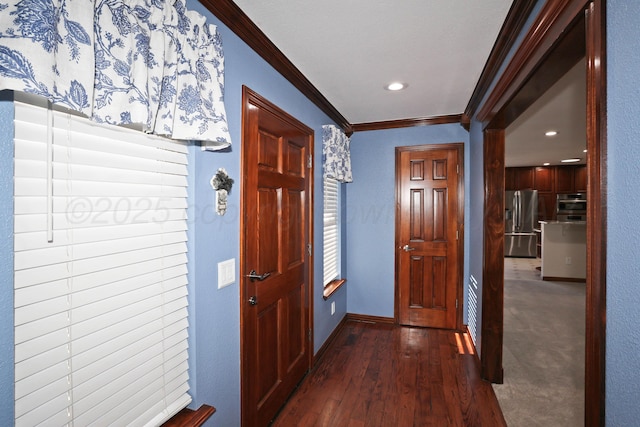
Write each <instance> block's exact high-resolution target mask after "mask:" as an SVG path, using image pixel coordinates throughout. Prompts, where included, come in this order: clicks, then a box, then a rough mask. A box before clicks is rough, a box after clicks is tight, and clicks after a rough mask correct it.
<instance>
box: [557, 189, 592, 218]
mask: <svg viewBox="0 0 640 427" xmlns="http://www.w3.org/2000/svg"><path fill="white" fill-rule="evenodd" d="M556 218H557V219H558V221H586V219H587V195H586V194H584V193H568V194H558V195H557V199H556Z"/></svg>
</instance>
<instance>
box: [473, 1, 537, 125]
mask: <svg viewBox="0 0 640 427" xmlns="http://www.w3.org/2000/svg"><path fill="white" fill-rule="evenodd" d="M536 3H537V1H536V0H522V1H514V2H513V4H512V5H511V9H509V13H508V14H507V17H506V19H505V21H504V23H503V24H502V28H500V32H499V33H498V38H497V39H496V42H495V44H494V45H493V48H492V49H491V53H490V54H489V58H488V59H487V62H486V64H485V66H484V68H483V69H482V73H481V74H480V79H479V80H478V84H477V85H476V87H475V89H474V91H473V94H472V95H471V98H470V99H469V103H468V104H467V108H466V109H465V110H464V113H465V115H466V116H467V117H473V115H474V114H475V112H476V111H477V109H478V107H479V106H480V102H482V99H483V98H484V97H485V95H486V94H487V92H488V90H489V88H490V87H491V83H492V82H493V80H494V78H495V77H496V76H497V74H498V71H499V70H500V66H501V65H502V63H503V62H504V60H505V58H506V57H507V55H508V54H509V51H510V50H511V49H512V48H513V45H514V44H515V41H516V39H517V37H518V35H519V34H520V32H521V31H522V29H523V28H524V25H525V24H526V22H527V19H528V18H529V15H530V14H531V11H532V10H533V8H534V6H535V5H536Z"/></svg>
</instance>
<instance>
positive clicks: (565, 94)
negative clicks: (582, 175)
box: [505, 61, 587, 166]
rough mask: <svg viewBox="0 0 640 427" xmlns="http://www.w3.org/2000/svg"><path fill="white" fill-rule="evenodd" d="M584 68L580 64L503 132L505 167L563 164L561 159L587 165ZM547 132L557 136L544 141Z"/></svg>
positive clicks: (582, 63)
mask: <svg viewBox="0 0 640 427" xmlns="http://www.w3.org/2000/svg"><path fill="white" fill-rule="evenodd" d="M586 87H587V83H586V65H585V62H584V61H579V62H578V63H577V64H576V65H574V67H573V68H572V69H571V70H569V71H568V72H567V73H566V74H565V75H564V76H563V77H562V78H561V79H560V80H558V81H557V82H556V83H555V84H554V85H553V86H552V87H551V88H550V89H549V90H547V91H546V92H545V93H544V94H543V95H542V96H541V97H540V98H539V99H538V100H537V101H536V102H535V103H533V105H531V106H530V107H529V108H528V109H527V110H526V111H525V112H524V113H523V114H521V115H520V117H518V118H517V119H516V120H515V121H514V122H513V123H512V124H511V125H510V126H509V127H508V128H507V130H506V132H505V139H506V144H505V158H506V165H507V166H542V165H543V164H544V163H545V162H549V163H551V164H552V165H559V164H562V163H561V162H560V161H561V160H562V159H568V158H579V159H581V161H580V163H582V164H584V163H585V161H586V156H587V155H586V154H585V153H584V152H583V150H584V149H585V148H586V145H587V120H586V117H587V112H586V108H587V93H586ZM547 130H555V131H557V132H558V135H556V136H554V137H551V138H549V137H546V136H545V135H544V133H545V132H546V131H547Z"/></svg>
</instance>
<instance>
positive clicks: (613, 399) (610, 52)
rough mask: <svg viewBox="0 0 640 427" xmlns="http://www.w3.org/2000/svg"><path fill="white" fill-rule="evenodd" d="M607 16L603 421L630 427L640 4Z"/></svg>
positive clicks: (637, 367) (614, 5) (639, 224)
mask: <svg viewBox="0 0 640 427" xmlns="http://www.w3.org/2000/svg"><path fill="white" fill-rule="evenodd" d="M607 14H608V16H607V81H608V84H607V117H608V119H607V121H608V123H607V125H608V129H607V134H608V135H607V140H608V143H607V144H608V156H607V161H608V173H607V188H608V206H607V223H608V227H607V345H606V350H607V351H606V367H607V373H606V420H607V425H608V426H631V425H638V420H640V405H638V396H640V356H639V355H640V330H639V329H638V324H640V311H639V310H638V306H640V293H639V292H638V278H640V221H639V220H638V214H637V212H638V208H640V192H639V191H638V189H639V188H640V121H639V120H638V117H640V85H638V77H639V76H640V73H639V72H640V55H639V54H638V52H639V51H640V27H639V26H638V22H640V2H637V1H626V0H609V1H607ZM630 208H631V209H630Z"/></svg>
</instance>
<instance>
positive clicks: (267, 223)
mask: <svg viewBox="0 0 640 427" xmlns="http://www.w3.org/2000/svg"><path fill="white" fill-rule="evenodd" d="M280 199H281V191H280V190H279V189H273V188H261V189H258V215H257V216H258V223H257V230H256V237H257V242H258V253H257V258H258V262H257V265H256V266H255V267H252V268H254V269H255V270H256V272H258V273H259V274H264V273H272V272H277V271H279V268H278V266H279V255H280V226H279V224H278V210H279V208H280Z"/></svg>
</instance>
